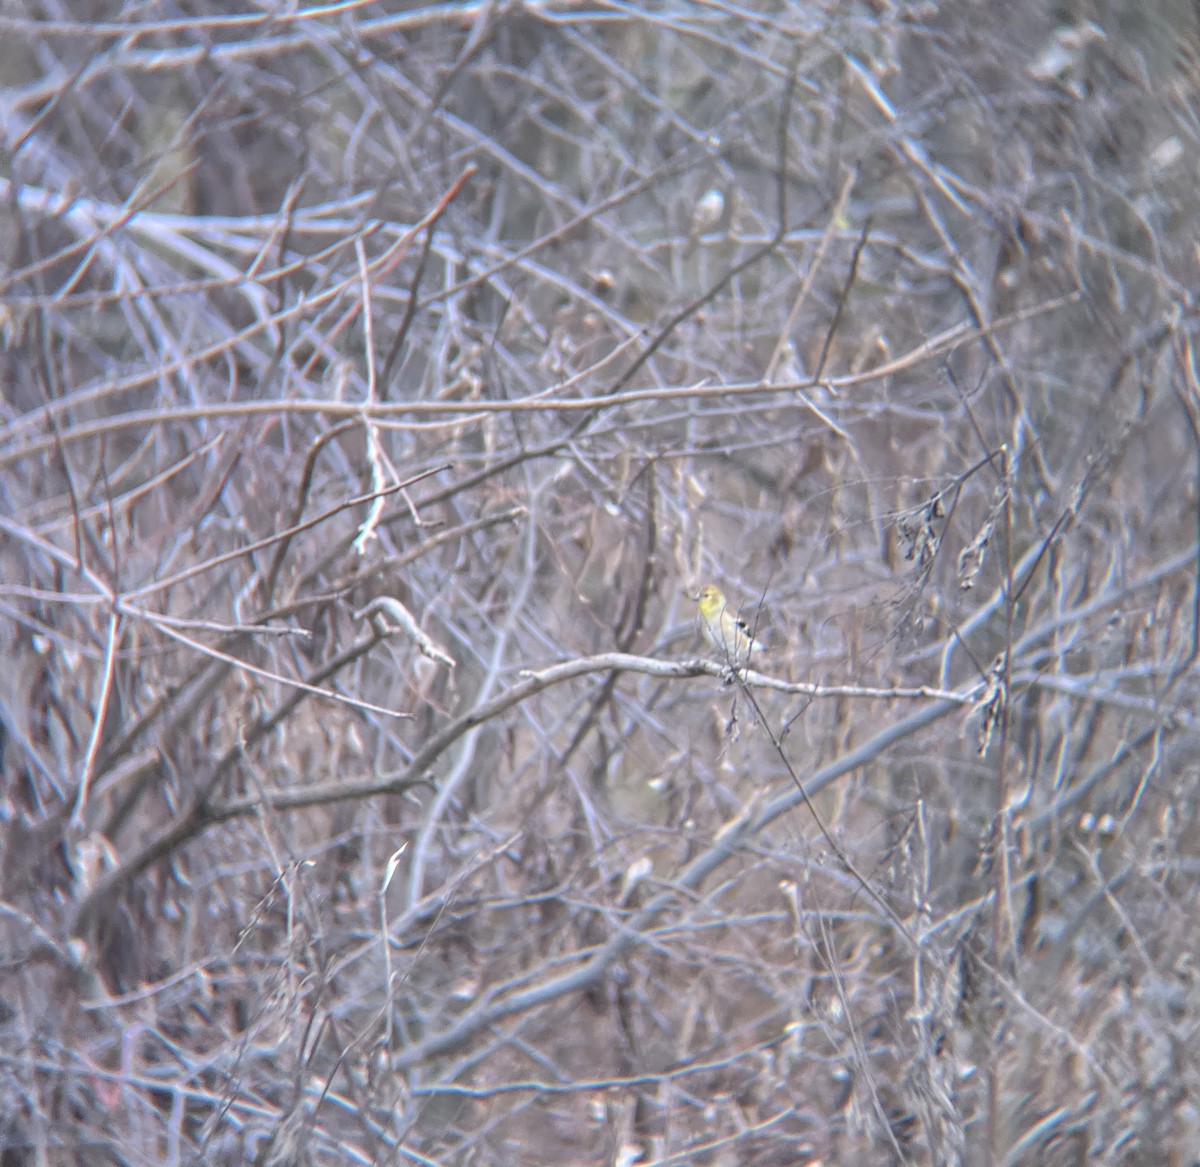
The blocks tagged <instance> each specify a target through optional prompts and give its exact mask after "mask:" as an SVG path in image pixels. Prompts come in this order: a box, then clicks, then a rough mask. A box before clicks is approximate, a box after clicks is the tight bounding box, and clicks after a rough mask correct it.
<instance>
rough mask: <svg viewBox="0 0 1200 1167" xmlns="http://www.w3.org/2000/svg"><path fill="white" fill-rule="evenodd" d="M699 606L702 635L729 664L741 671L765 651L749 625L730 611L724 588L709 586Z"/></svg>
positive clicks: (706, 586)
mask: <svg viewBox="0 0 1200 1167" xmlns="http://www.w3.org/2000/svg"><path fill="white" fill-rule="evenodd" d="M698 604H699V609H700V631H701V632H703V633H704V639H705V640H707V641H708V643H709V644H711V645H712V647H713V648H714V649H716V651H717V652H718V653H719V654H720V655H721V659H722V660H724V661H725V662H726V664H731V665H736V666H738V667H739V668H740V667H741V666H742V665H744V664H745V663H746V662H747V661H748V660H749V659H750V654H751V653H755V652H763V651H765V650H764V649H763V646H762V645H761V644H760V643H759V642H758V641H757V640H755V639H754V637H753V636H751V635H750V629H749V628H748V627H747V626H746V622H745V621H744V620H741V619H739V618H738V617H737V616H735V615H734V614H733V613H732V612H731V611H730V610H729V604H728V602H727V601H726V599H725V593H724V592H722V591H721V589H720V588H718V587H716V586H715V585H713V584H705V585H704V587H702V588H701V589H700V595H699V597H698Z"/></svg>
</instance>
